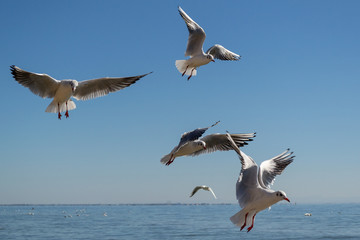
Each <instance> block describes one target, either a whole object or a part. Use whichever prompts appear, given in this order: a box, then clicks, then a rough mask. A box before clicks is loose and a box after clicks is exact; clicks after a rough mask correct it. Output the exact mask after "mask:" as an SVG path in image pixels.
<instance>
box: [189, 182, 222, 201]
mask: <svg viewBox="0 0 360 240" xmlns="http://www.w3.org/2000/svg"><path fill="white" fill-rule="evenodd" d="M200 189H203V190H205V191H209V192H211V193H212V195H213V196H214V198H215V199H216V195H215V193H214V191H213V190H212V189H211V188H210V187H208V186H205V185H202V186H196V187H195V188H194V190H193V191H192V192H191V195H190V197H192V196H194V194H195V193H196V192H197V191H199V190H200Z"/></svg>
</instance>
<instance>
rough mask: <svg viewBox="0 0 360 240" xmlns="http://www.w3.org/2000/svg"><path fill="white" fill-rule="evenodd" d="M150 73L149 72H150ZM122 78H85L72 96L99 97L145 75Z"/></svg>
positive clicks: (124, 86)
mask: <svg viewBox="0 0 360 240" xmlns="http://www.w3.org/2000/svg"><path fill="white" fill-rule="evenodd" d="M150 73H151V72H150ZM150 73H147V74H144V75H140V76H134V77H123V78H110V77H106V78H98V79H92V80H86V81H82V82H79V85H78V86H77V88H76V90H75V93H74V95H73V97H74V98H75V99H77V100H88V99H92V98H97V97H101V96H104V95H107V94H109V93H110V92H116V91H119V90H121V89H123V88H126V87H129V86H130V85H132V84H134V83H135V82H136V81H137V80H139V79H140V78H142V77H145V76H146V75H148V74H150Z"/></svg>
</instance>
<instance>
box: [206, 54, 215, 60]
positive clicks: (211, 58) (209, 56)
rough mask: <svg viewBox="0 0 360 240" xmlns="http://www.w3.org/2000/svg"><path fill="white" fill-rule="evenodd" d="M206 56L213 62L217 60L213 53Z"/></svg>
mask: <svg viewBox="0 0 360 240" xmlns="http://www.w3.org/2000/svg"><path fill="white" fill-rule="evenodd" d="M206 58H207V59H209V60H210V61H211V62H215V60H214V57H213V55H211V54H208V55H206Z"/></svg>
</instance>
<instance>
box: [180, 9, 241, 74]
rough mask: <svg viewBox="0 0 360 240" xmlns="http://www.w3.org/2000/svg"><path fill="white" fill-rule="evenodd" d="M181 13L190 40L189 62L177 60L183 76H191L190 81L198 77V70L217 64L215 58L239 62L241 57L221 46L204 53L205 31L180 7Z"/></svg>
mask: <svg viewBox="0 0 360 240" xmlns="http://www.w3.org/2000/svg"><path fill="white" fill-rule="evenodd" d="M179 13H180V15H181V17H182V18H183V19H184V21H185V23H186V26H187V28H188V30H189V39H188V42H187V47H186V52H185V57H186V56H190V58H189V59H187V60H176V61H175V66H176V68H177V69H178V70H179V72H180V73H182V76H184V75H185V74H186V75H189V77H188V80H189V79H190V78H191V77H192V76H195V75H196V69H197V68H198V67H200V66H202V65H205V64H208V63H209V62H215V60H214V58H216V59H220V60H239V59H240V57H241V56H239V55H238V54H236V53H233V52H231V51H229V50H227V49H226V48H224V47H223V46H221V45H219V44H215V45H214V46H212V47H211V48H209V49H208V50H207V51H206V53H204V51H203V43H204V40H205V37H206V34H205V31H204V30H203V29H202V28H201V27H200V26H199V24H197V23H196V22H195V21H194V20H192V19H191V18H190V17H189V16H188V15H187V14H186V13H185V11H184V10H182V8H181V7H180V6H179Z"/></svg>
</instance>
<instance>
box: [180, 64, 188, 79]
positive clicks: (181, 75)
mask: <svg viewBox="0 0 360 240" xmlns="http://www.w3.org/2000/svg"><path fill="white" fill-rule="evenodd" d="M188 67H189V65H187V66H186V69H185V72H183V74H182V75H181V76H182V77H183V76H184V75H185V73H186V71H187V69H188Z"/></svg>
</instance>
